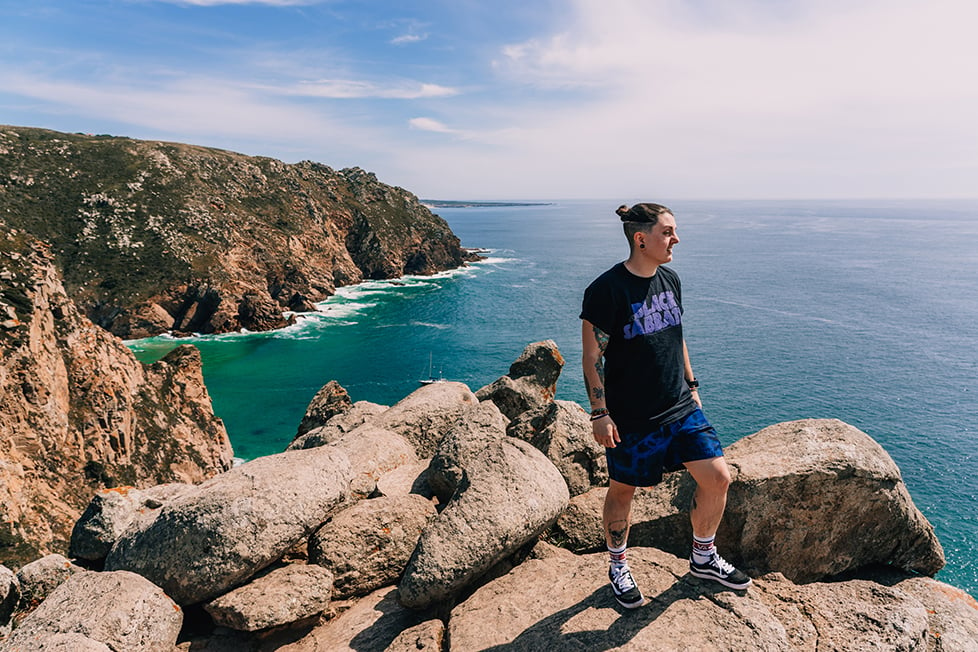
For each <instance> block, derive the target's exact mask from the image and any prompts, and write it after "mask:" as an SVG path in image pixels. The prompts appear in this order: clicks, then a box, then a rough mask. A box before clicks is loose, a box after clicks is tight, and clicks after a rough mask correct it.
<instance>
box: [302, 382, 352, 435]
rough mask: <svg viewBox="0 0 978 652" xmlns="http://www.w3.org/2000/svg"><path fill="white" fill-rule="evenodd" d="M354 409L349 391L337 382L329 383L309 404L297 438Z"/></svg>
mask: <svg viewBox="0 0 978 652" xmlns="http://www.w3.org/2000/svg"><path fill="white" fill-rule="evenodd" d="M352 407H353V401H351V400H350V395H349V394H348V393H347V391H346V390H345V389H343V387H342V386H341V385H340V384H339V383H338V382H336V381H335V380H331V381H329V382H328V383H326V384H325V385H323V386H322V387H321V388H320V389H319V391H318V392H316V395H315V396H313V397H312V401H310V402H309V406H308V407H307V408H306V413H305V415H303V417H302V421H300V422H299V430H298V432H297V433H296V438H298V437H301V436H302V435H304V434H305V433H307V432H309V431H310V430H313V429H315V428H319V427H322V426H324V425H326V423H327V422H328V421H329V420H330V419H331V418H333V417H334V416H336V415H338V414H343V413H344V412H347V411H349V410H350V408H352Z"/></svg>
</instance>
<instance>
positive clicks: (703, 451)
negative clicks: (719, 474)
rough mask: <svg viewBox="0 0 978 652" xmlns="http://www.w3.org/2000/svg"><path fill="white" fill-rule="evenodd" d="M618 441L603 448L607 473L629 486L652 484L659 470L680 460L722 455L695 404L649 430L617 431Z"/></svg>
mask: <svg viewBox="0 0 978 652" xmlns="http://www.w3.org/2000/svg"><path fill="white" fill-rule="evenodd" d="M618 435H619V437H621V442H620V443H619V444H618V445H617V446H615V447H614V448H606V449H605V455H606V456H607V458H608V475H610V476H611V479H612V480H617V481H618V482H621V483H622V484H627V485H630V486H632V487H652V486H654V485H657V484H659V483H660V482H662V474H663V473H664V472H666V471H676V470H678V469H681V468H682V467H683V462H694V461H696V460H708V459H712V458H714V457H721V456H722V455H723V446H721V445H720V439H719V438H718V437H717V431H716V430H714V429H713V426H711V425H710V422H709V421H707V420H706V415H705V414H703V411H702V410H700V409H699V408H697V409H696V410H694V411H693V412H692V413H691V414H690V415H689V416H687V417H683V418H682V419H679V420H678V421H673V422H672V423H667V424H666V425H664V426H661V427H660V428H658V429H656V430H653V431H652V432H649V433H642V432H632V433H618Z"/></svg>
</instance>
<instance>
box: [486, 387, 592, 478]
mask: <svg viewBox="0 0 978 652" xmlns="http://www.w3.org/2000/svg"><path fill="white" fill-rule="evenodd" d="M506 432H507V434H509V435H510V436H511V437H517V438H518V439H522V440H524V441H527V442H529V443H531V444H533V445H534V446H535V447H536V448H538V449H540V450H541V451H542V452H543V453H544V454H545V455H546V456H547V457H548V458H549V459H550V461H551V462H553V463H554V465H555V466H556V467H557V469H558V470H559V471H560V473H561V475H563V476H564V480H566V481H567V488H568V489H569V490H570V495H571V496H577V495H578V494H582V493H584V492H585V491H588V490H589V489H590V488H591V487H593V486H603V485H606V484H608V462H607V460H606V459H605V455H604V448H602V447H601V446H599V445H598V444H597V443H596V442H595V441H594V437H593V436H592V435H591V421H590V419H588V414H587V412H585V411H584V410H583V409H581V406H579V405H578V404H577V403H572V402H570V401H551V402H550V403H547V404H546V405H543V406H541V407H538V408H532V409H530V410H527V411H525V412H523V413H522V414H521V415H519V417H517V418H516V420H514V421H513V422H512V423H511V424H509V427H508V428H507V430H506Z"/></svg>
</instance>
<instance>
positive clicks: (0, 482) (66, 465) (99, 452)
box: [0, 224, 232, 567]
mask: <svg viewBox="0 0 978 652" xmlns="http://www.w3.org/2000/svg"><path fill="white" fill-rule="evenodd" d="M54 261H55V256H54V255H53V254H52V253H51V252H50V248H49V247H48V245H47V244H45V243H43V242H40V241H38V240H36V239H35V238H33V237H31V236H29V235H28V234H26V233H24V232H23V231H21V230H18V229H9V228H7V227H5V226H4V225H3V224H0V560H3V563H5V564H8V565H13V566H15V567H16V566H19V565H20V563H23V562H24V561H27V560H30V559H34V558H36V557H37V555H38V554H39V553H43V552H49V551H51V550H60V551H63V552H64V551H67V546H68V540H69V536H70V534H71V528H72V525H73V524H74V522H75V520H76V519H77V518H78V517H79V515H80V514H81V512H82V510H83V509H84V508H85V506H86V505H87V504H88V502H89V501H90V500H91V497H92V494H93V492H95V491H98V490H100V489H105V488H107V487H120V486H127V485H141V486H145V485H157V484H160V483H166V482H189V483H192V482H200V481H202V480H204V479H205V478H208V477H210V476H212V475H214V474H215V473H218V472H220V471H223V470H226V469H228V468H230V466H231V459H232V458H231V446H230V443H229V442H228V438H227V433H226V432H225V430H224V425H223V424H222V422H221V421H220V420H219V419H217V418H216V417H215V416H214V414H213V411H212V409H211V402H210V397H209V396H208V394H207V390H206V388H205V387H204V382H203V376H202V374H201V362H200V356H199V353H198V352H197V350H196V349H195V348H193V347H190V346H182V347H178V348H177V349H175V350H174V351H173V352H172V353H171V354H170V355H168V356H167V357H166V358H164V359H163V360H161V361H159V362H158V363H156V364H154V365H151V366H144V365H143V364H142V363H140V362H139V361H137V360H136V359H135V357H133V355H132V353H131V352H130V351H129V349H127V348H126V347H125V346H124V345H123V344H122V342H121V341H120V340H119V339H118V338H116V337H115V336H113V335H111V334H109V333H108V332H106V331H105V330H103V329H101V328H98V327H97V326H95V325H94V324H92V323H91V321H89V320H88V319H87V318H86V317H84V316H83V315H81V314H79V311H78V309H77V308H76V307H75V305H74V303H73V302H72V301H71V299H69V297H68V296H67V294H66V292H65V289H64V287H63V286H62V283H61V279H60V275H59V273H58V271H57V270H56V268H55V265H54Z"/></svg>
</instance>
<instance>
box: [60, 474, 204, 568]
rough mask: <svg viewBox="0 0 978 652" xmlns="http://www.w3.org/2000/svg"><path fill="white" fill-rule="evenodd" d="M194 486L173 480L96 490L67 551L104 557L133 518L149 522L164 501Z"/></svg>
mask: <svg viewBox="0 0 978 652" xmlns="http://www.w3.org/2000/svg"><path fill="white" fill-rule="evenodd" d="M193 489H194V486H193V485H190V484H184V483H180V482H174V483H168V484H162V485H156V486H154V487H148V488H146V489H144V490H139V489H135V488H133V487H115V488H112V489H103V490H102V491H99V492H97V493H96V494H95V496H94V497H93V498H92V500H91V502H90V503H88V507H86V508H85V511H84V512H82V515H81V517H80V518H79V519H78V521H76V522H75V527H74V528H72V530H71V541H70V543H69V545H68V554H70V555H71V556H72V557H75V558H78V559H87V560H89V561H98V560H101V559H105V557H106V555H108V554H109V551H110V550H111V549H112V546H113V545H115V542H116V541H118V540H119V539H120V538H121V537H122V535H123V534H125V533H126V531H127V530H128V529H129V528H130V527H132V526H133V523H134V522H139V523H142V524H144V525H146V524H148V523H149V522H150V521H152V520H153V519H154V518H156V515H157V514H158V513H159V511H158V510H159V508H160V507H162V506H163V505H164V504H165V503H166V502H168V501H170V500H173V499H174V498H176V497H177V496H179V495H181V494H184V493H187V492H188V491H193Z"/></svg>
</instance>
